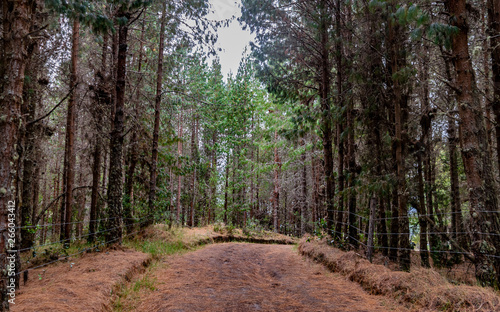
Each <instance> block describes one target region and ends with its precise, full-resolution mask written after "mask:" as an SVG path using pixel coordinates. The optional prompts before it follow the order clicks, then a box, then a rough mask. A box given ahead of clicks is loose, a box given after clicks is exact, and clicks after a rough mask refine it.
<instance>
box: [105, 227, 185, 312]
mask: <svg viewBox="0 0 500 312" xmlns="http://www.w3.org/2000/svg"><path fill="white" fill-rule="evenodd" d="M152 234H153V235H150V236H148V237H146V238H145V237H134V238H131V239H127V240H125V241H124V242H123V246H125V247H128V248H132V249H134V250H137V251H141V252H144V253H148V254H150V255H151V257H152V259H153V261H151V264H150V265H149V266H148V267H147V268H146V271H145V272H144V273H142V274H140V275H139V276H137V278H136V279H134V280H132V281H131V282H129V283H122V284H120V285H119V286H118V287H117V289H116V291H115V295H116V297H115V299H114V300H113V311H116V312H124V311H132V310H134V309H135V308H136V306H135V305H136V304H137V303H138V302H139V301H140V298H141V297H142V296H144V295H146V294H147V293H149V292H152V291H155V290H156V288H157V280H156V278H155V277H154V276H155V273H156V271H157V270H158V269H159V268H162V267H163V266H164V265H165V264H164V263H163V262H162V261H160V260H161V259H162V258H163V257H164V256H170V255H175V254H182V253H185V252H188V251H190V250H193V249H195V248H194V247H192V246H190V245H188V244H186V243H184V241H183V231H182V229H179V228H172V229H170V230H168V229H167V228H166V227H165V228H163V229H157V230H156V232H154V233H152Z"/></svg>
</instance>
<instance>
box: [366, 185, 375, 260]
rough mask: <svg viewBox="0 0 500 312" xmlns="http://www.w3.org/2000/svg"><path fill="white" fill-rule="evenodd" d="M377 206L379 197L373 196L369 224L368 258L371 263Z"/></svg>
mask: <svg viewBox="0 0 500 312" xmlns="http://www.w3.org/2000/svg"><path fill="white" fill-rule="evenodd" d="M376 206H377V197H375V195H372V198H371V199H370V220H369V222H368V250H367V253H366V256H367V258H368V260H369V261H370V262H372V255H373V230H374V224H373V223H374V222H373V219H374V216H375V208H376Z"/></svg>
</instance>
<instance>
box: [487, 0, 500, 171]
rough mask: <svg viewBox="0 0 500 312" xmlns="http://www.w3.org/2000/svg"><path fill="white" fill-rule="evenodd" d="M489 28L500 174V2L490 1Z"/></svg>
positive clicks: (492, 105) (492, 103)
mask: <svg viewBox="0 0 500 312" xmlns="http://www.w3.org/2000/svg"><path fill="white" fill-rule="evenodd" d="M488 26H489V27H488V34H489V36H490V50H491V65H492V66H491V67H492V68H491V69H492V73H493V101H492V102H491V107H493V112H494V114H495V121H496V126H495V133H496V143H497V164H498V170H499V172H500V35H499V34H500V1H497V0H488Z"/></svg>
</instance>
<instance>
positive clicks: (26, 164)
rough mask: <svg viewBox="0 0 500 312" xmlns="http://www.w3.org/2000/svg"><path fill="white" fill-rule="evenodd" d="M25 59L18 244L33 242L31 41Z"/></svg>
mask: <svg viewBox="0 0 500 312" xmlns="http://www.w3.org/2000/svg"><path fill="white" fill-rule="evenodd" d="M28 50H32V51H28V54H29V56H28V59H27V62H26V70H25V71H26V72H25V74H26V76H27V77H29V79H26V81H25V84H24V90H23V105H22V106H21V113H22V114H23V115H24V116H26V117H25V123H24V124H25V127H24V129H22V130H21V133H20V138H19V139H20V140H19V142H20V145H22V146H23V148H22V150H23V152H22V153H21V155H20V156H21V159H22V190H21V202H20V206H21V248H22V249H25V248H30V247H31V246H33V243H34V238H35V236H34V232H33V228H30V226H32V225H35V224H33V218H34V213H35V211H34V209H33V207H34V205H35V198H34V193H35V192H36V187H35V182H36V180H37V177H35V172H36V171H37V168H38V166H39V165H40V164H39V161H38V158H39V149H40V147H39V144H38V142H39V141H40V138H37V135H40V133H39V132H40V131H39V129H40V127H39V126H37V125H36V124H33V123H32V122H33V121H34V120H35V118H36V111H37V103H38V101H39V95H38V94H39V91H38V90H37V86H36V82H37V80H38V73H39V65H38V64H37V62H36V61H35V60H34V59H33V56H34V55H36V54H38V53H37V52H38V44H37V42H36V41H35V42H34V43H32V44H30V45H29V47H28Z"/></svg>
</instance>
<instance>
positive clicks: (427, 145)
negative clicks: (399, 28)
mask: <svg viewBox="0 0 500 312" xmlns="http://www.w3.org/2000/svg"><path fill="white" fill-rule="evenodd" d="M423 54H424V56H423V64H422V80H423V82H422V85H423V88H422V92H423V97H422V102H421V103H422V107H421V112H422V118H421V119H420V126H421V127H422V139H421V140H422V145H423V161H422V155H421V154H422V153H421V152H418V153H419V154H418V161H419V163H418V186H419V199H420V211H419V215H425V214H429V218H431V219H433V220H434V217H433V216H432V214H433V209H432V207H433V206H432V196H433V184H432V183H431V174H430V173H431V166H430V164H431V154H432V146H431V144H432V142H431V137H432V124H431V121H432V119H431V108H430V105H429V82H428V79H429V47H428V45H427V44H426V43H424V48H423ZM422 162H423V164H422ZM422 167H424V169H422ZM423 170H425V174H424V176H425V187H424V184H423V179H422V176H423ZM424 194H425V195H426V196H425V198H426V199H427V211H426V209H425V208H426V205H425V201H424ZM419 224H420V259H421V261H422V265H423V266H424V267H429V266H430V264H429V253H428V252H427V229H428V228H427V218H425V217H419ZM432 232H436V231H432ZM430 241H431V244H430V247H431V249H433V250H434V249H436V248H437V246H436V243H437V236H436V234H431V235H430Z"/></svg>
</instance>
